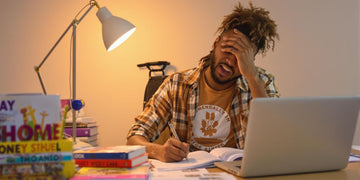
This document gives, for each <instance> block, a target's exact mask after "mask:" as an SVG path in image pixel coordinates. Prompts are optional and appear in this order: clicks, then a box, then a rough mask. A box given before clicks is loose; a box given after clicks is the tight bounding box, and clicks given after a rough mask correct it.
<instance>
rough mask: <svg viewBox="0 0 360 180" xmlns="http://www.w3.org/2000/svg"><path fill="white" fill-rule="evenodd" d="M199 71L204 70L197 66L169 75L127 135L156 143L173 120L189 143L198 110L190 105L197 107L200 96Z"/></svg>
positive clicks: (178, 132) (136, 118) (180, 135)
mask: <svg viewBox="0 0 360 180" xmlns="http://www.w3.org/2000/svg"><path fill="white" fill-rule="evenodd" d="M199 74H200V69H199V68H194V69H190V70H186V71H182V72H178V73H175V74H172V75H170V76H169V77H168V78H166V79H165V80H164V82H163V84H162V85H161V86H160V87H159V89H158V90H157V91H156V92H155V94H154V95H153V97H152V98H150V100H149V102H148V103H147V104H146V105H145V109H144V111H143V112H142V113H141V114H140V115H139V116H137V117H135V123H134V124H133V125H132V127H131V128H130V130H129V133H128V136H127V138H130V137H131V136H134V135H140V136H143V137H145V138H146V139H147V140H148V141H150V142H153V141H155V140H156V139H157V138H158V137H159V135H160V133H161V132H162V131H163V130H164V129H165V128H166V126H167V123H168V121H169V120H172V122H173V124H174V126H175V130H176V132H177V134H178V136H179V138H180V139H181V140H182V141H185V142H187V141H188V139H187V138H188V137H189V134H188V133H189V131H188V128H189V121H191V120H190V119H192V118H191V117H192V116H194V113H195V109H193V110H189V107H193V108H195V103H196V101H195V100H196V99H197V98H196V95H194V94H196V93H195V92H196V91H195V90H194V89H193V84H196V82H195V81H196V80H197V77H198V75H199ZM194 96H195V98H194ZM191 104H193V105H191Z"/></svg>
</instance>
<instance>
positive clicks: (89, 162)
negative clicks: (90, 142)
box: [75, 153, 148, 168]
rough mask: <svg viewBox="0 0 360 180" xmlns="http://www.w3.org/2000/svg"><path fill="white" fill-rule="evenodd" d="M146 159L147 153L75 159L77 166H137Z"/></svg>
mask: <svg viewBox="0 0 360 180" xmlns="http://www.w3.org/2000/svg"><path fill="white" fill-rule="evenodd" d="M147 161H148V155H147V154H146V153H145V154H142V155H140V156H137V157H134V158H132V159H75V163H76V164H77V165H78V166H79V167H122V168H132V167H137V166H139V165H141V164H143V163H145V162H147Z"/></svg>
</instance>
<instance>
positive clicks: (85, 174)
mask: <svg viewBox="0 0 360 180" xmlns="http://www.w3.org/2000/svg"><path fill="white" fill-rule="evenodd" d="M149 173H150V166H149V163H144V164H142V165H140V166H138V167H134V168H103V167H82V168H80V170H78V171H77V172H76V174H75V176H74V177H72V178H71V179H70V180H80V179H139V180H140V179H143V180H146V179H148V178H149Z"/></svg>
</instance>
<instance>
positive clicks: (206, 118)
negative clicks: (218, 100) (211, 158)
mask: <svg viewBox="0 0 360 180" xmlns="http://www.w3.org/2000/svg"><path fill="white" fill-rule="evenodd" d="M230 129H231V120H230V116H229V114H228V113H227V112H226V111H225V110H224V109H222V108H221V107H219V106H216V105H200V106H198V108H197V112H196V115H195V121H194V123H193V133H194V134H193V136H192V138H191V144H192V145H193V146H194V147H195V148H196V149H200V150H205V151H210V150H212V149H214V148H216V147H222V146H225V144H226V143H227V142H228V139H229V138H228V137H229V134H230Z"/></svg>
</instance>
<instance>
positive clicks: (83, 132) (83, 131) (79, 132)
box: [65, 127, 96, 137]
mask: <svg viewBox="0 0 360 180" xmlns="http://www.w3.org/2000/svg"><path fill="white" fill-rule="evenodd" d="M93 128H96V127H92V128H76V136H82V137H89V136H93V135H94V132H92V131H94V130H95V129H93ZM65 133H66V134H69V135H70V136H72V135H73V130H72V128H65ZM95 134H96V133H95Z"/></svg>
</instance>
